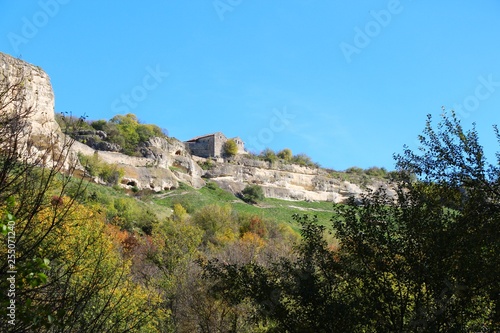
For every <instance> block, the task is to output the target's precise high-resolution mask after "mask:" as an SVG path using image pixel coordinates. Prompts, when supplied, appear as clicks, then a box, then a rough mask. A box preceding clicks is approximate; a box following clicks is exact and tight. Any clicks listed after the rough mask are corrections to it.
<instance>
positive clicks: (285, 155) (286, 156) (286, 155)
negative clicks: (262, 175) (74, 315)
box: [276, 148, 293, 162]
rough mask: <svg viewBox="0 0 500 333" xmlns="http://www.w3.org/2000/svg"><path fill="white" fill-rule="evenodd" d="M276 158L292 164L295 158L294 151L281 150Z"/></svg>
mask: <svg viewBox="0 0 500 333" xmlns="http://www.w3.org/2000/svg"><path fill="white" fill-rule="evenodd" d="M276 156H278V158H281V159H282V160H284V161H286V162H290V161H291V160H292V158H293V154H292V151H291V150H290V149H288V148H285V149H283V150H281V151H280V152H279V153H278V154H276Z"/></svg>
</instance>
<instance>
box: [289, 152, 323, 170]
mask: <svg viewBox="0 0 500 333" xmlns="http://www.w3.org/2000/svg"><path fill="white" fill-rule="evenodd" d="M292 163H293V164H298V165H301V166H308V167H313V168H319V164H317V163H314V162H313V161H312V160H311V158H310V157H309V156H307V155H306V154H297V155H295V156H293V158H292Z"/></svg>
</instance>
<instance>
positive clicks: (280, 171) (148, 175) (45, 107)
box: [0, 53, 384, 202]
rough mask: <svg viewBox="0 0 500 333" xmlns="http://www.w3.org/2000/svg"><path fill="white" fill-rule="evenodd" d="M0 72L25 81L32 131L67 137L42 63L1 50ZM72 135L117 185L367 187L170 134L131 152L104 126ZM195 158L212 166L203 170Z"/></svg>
mask: <svg viewBox="0 0 500 333" xmlns="http://www.w3.org/2000/svg"><path fill="white" fill-rule="evenodd" d="M1 78H6V79H8V80H9V82H15V81H17V82H22V83H23V85H22V86H23V88H24V90H23V91H25V98H24V107H31V108H32V109H33V112H32V113H31V114H30V124H31V130H32V133H35V134H37V135H46V136H50V137H51V138H54V137H55V138H58V140H60V141H61V142H67V141H68V137H66V136H65V135H64V134H63V133H62V132H61V130H60V128H59V126H58V124H57V122H56V121H55V119H54V94H53V92H52V86H51V84H50V80H49V77H48V75H47V74H46V73H45V72H44V71H43V70H42V69H40V68H39V67H36V66H33V65H30V64H27V63H25V62H23V61H21V60H18V59H15V58H12V57H10V56H7V55H5V54H2V53H0V79H1ZM2 82H4V81H2ZM5 82H6V81H5ZM76 135H77V136H78V139H79V141H84V142H85V143H86V144H84V143H82V142H78V141H75V142H74V143H73V145H72V147H71V153H72V154H73V156H76V155H77V154H83V155H87V156H91V155H95V154H97V155H98V157H99V160H101V161H104V162H106V163H109V164H115V165H118V166H119V167H120V168H122V169H123V170H124V173H125V176H124V177H123V179H122V181H121V185H122V186H124V187H129V188H137V189H151V190H154V191H162V190H171V189H174V188H177V187H178V186H179V182H184V183H187V184H189V185H191V186H193V187H195V188H200V187H202V186H204V185H205V180H204V179H207V178H208V179H211V180H213V181H215V182H217V183H218V184H219V185H220V186H221V187H222V188H224V189H226V190H228V191H231V192H233V193H235V194H237V193H239V192H241V191H242V190H243V189H244V188H245V186H246V185H248V184H259V185H260V186H261V187H262V188H263V189H264V193H265V195H266V197H271V198H280V199H287V200H314V201H334V202H339V201H343V200H345V199H346V198H347V197H349V196H359V195H360V194H362V193H363V192H364V191H366V188H361V187H360V186H358V185H356V184H352V183H349V182H346V181H341V180H339V179H335V178H332V177H331V176H330V175H329V174H328V173H327V172H326V171H325V170H322V169H318V168H310V167H304V166H298V165H292V164H286V163H274V164H270V163H268V162H265V161H261V160H256V159H251V158H248V157H245V155H238V156H236V157H234V158H231V159H230V160H223V159H218V160H216V161H213V160H212V159H205V158H201V157H196V156H192V155H191V154H190V152H189V149H187V147H186V144H185V143H183V142H181V141H179V140H176V139H174V138H152V139H150V140H149V141H148V142H146V143H144V144H142V145H141V147H140V153H141V154H142V155H143V157H133V156H127V155H124V154H120V153H118V152H116V151H117V150H119V149H120V147H117V146H112V145H110V144H109V143H107V142H106V141H104V140H105V139H106V133H104V132H102V131H81V132H78V133H76ZM34 143H35V144H36V142H34ZM38 149H43V147H39V148H38ZM209 161H210V163H208V162H209ZM198 163H200V164H203V165H204V167H207V166H208V165H211V166H212V167H211V168H210V169H209V170H203V169H202V168H201V167H200V166H199V165H198ZM81 169H82V170H83V167H81ZM381 185H382V186H383V185H384V184H383V183H377V182H373V184H372V185H370V186H369V187H371V188H375V187H378V186H381Z"/></svg>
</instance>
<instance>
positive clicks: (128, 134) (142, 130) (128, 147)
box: [57, 113, 165, 156]
mask: <svg viewBox="0 0 500 333" xmlns="http://www.w3.org/2000/svg"><path fill="white" fill-rule="evenodd" d="M57 119H60V120H58V122H59V123H60V125H61V124H63V125H61V127H62V128H63V130H65V132H67V133H69V134H70V135H74V134H76V133H77V132H78V131H77V130H76V129H77V128H78V130H82V129H85V130H95V131H104V132H105V133H106V135H107V136H106V138H105V139H104V141H107V142H110V143H114V144H117V145H119V146H120V147H121V149H122V150H121V152H122V153H124V154H127V155H132V156H138V155H140V152H139V148H140V144H141V143H144V142H146V141H148V140H149V139H151V138H153V137H162V138H164V137H165V134H164V133H163V131H162V130H161V128H160V127H158V126H157V125H153V124H141V123H140V122H139V120H138V119H137V116H135V115H134V114H132V113H129V114H126V115H116V116H114V117H113V118H111V119H110V120H109V121H106V120H103V119H101V120H94V121H83V120H80V121H79V122H78V121H77V120H76V118H74V117H66V118H64V117H61V116H58V118H57ZM74 124H78V125H79V127H77V126H74ZM80 125H81V126H80ZM96 140H97V141H98V140H101V139H100V138H99V139H96ZM84 143H85V142H84Z"/></svg>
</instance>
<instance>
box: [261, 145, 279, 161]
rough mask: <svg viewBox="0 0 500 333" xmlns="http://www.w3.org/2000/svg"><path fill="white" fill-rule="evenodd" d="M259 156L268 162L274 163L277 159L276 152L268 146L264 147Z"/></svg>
mask: <svg viewBox="0 0 500 333" xmlns="http://www.w3.org/2000/svg"><path fill="white" fill-rule="evenodd" d="M259 157H260V158H261V159H263V160H264V161H267V162H269V163H274V162H275V161H276V160H277V159H278V157H277V156H276V153H275V152H274V151H273V150H272V149H270V148H266V149H264V150H263V151H262V153H260V155H259Z"/></svg>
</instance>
